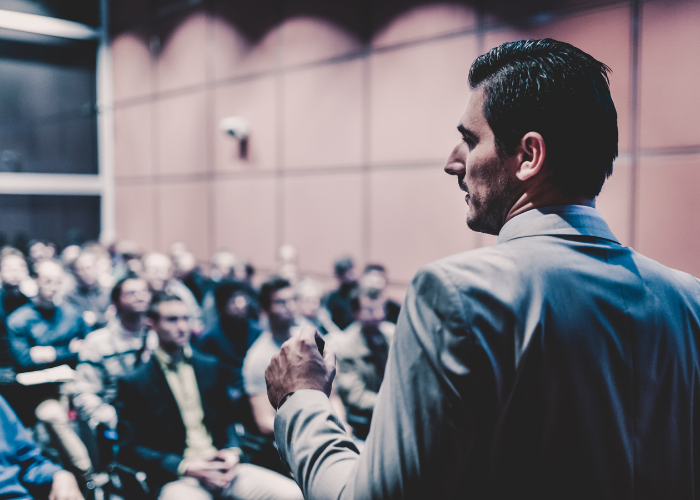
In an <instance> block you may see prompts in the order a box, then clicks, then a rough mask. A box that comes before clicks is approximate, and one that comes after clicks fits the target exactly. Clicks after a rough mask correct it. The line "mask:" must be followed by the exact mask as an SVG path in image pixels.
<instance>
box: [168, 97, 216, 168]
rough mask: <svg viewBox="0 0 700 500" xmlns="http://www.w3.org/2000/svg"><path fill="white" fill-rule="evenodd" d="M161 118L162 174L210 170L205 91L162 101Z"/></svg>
mask: <svg viewBox="0 0 700 500" xmlns="http://www.w3.org/2000/svg"><path fill="white" fill-rule="evenodd" d="M155 106H156V109H157V114H158V170H157V172H158V174H159V175H177V174H194V173H203V172H206V171H207V170H208V168H207V160H208V157H207V144H208V134H209V133H210V130H211V129H212V128H213V127H211V124H210V123H208V121H207V113H206V99H205V93H204V91H201V92H196V93H193V94H185V95H181V96H177V97H171V98H168V99H162V100H160V101H158V102H157V103H156V104H155Z"/></svg>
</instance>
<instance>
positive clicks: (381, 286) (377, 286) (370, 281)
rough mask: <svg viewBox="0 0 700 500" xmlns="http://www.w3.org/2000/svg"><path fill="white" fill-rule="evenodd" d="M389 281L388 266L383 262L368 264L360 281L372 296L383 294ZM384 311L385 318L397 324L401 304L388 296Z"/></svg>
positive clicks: (362, 286)
mask: <svg viewBox="0 0 700 500" xmlns="http://www.w3.org/2000/svg"><path fill="white" fill-rule="evenodd" d="M388 283H389V280H388V278H387V274H386V268H385V267H384V266H383V265H381V264H367V265H366V266H365V270H364V271H363V272H362V276H361V277H360V282H359V284H360V287H361V288H363V289H365V290H366V293H367V294H368V295H369V296H370V297H380V296H382V295H383V294H384V291H385V290H386V286H387V284H388ZM384 312H385V314H386V317H385V320H386V321H388V322H390V323H394V324H396V322H397V321H398V319H399V312H401V305H400V304H399V303H398V302H395V301H393V300H391V299H390V298H388V297H387V298H386V299H385V301H384Z"/></svg>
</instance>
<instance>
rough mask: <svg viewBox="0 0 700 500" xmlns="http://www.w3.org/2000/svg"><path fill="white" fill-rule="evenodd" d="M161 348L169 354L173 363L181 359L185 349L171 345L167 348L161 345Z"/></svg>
mask: <svg viewBox="0 0 700 500" xmlns="http://www.w3.org/2000/svg"><path fill="white" fill-rule="evenodd" d="M160 347H161V349H163V350H164V351H165V353H166V354H167V355H168V356H170V359H171V360H172V362H173V363H177V362H178V361H182V359H183V358H184V357H185V350H184V348H182V347H173V348H169V347H168V346H164V345H161V346H160Z"/></svg>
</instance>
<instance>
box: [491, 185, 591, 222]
mask: <svg viewBox="0 0 700 500" xmlns="http://www.w3.org/2000/svg"><path fill="white" fill-rule="evenodd" d="M556 205H583V206H586V207H591V208H595V198H586V197H585V196H571V195H568V194H566V193H565V192H564V190H563V189H559V188H552V186H551V185H548V184H543V185H540V186H532V187H531V189H529V190H528V191H526V192H525V193H523V194H522V196H520V198H519V199H518V200H517V201H516V202H515V204H514V205H513V206H512V207H511V209H510V210H509V211H508V214H507V215H506V219H505V220H504V221H503V224H505V223H506V222H508V221H509V220H511V219H512V218H513V217H515V216H516V215H520V214H522V213H525V212H527V211H529V210H533V209H536V208H539V207H551V206H556Z"/></svg>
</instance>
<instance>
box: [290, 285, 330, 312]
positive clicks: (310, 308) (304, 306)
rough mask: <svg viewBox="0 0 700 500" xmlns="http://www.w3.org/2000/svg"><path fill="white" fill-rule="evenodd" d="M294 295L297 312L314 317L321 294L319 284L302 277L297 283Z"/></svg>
mask: <svg viewBox="0 0 700 500" xmlns="http://www.w3.org/2000/svg"><path fill="white" fill-rule="evenodd" d="M296 296H297V308H298V310H299V314H301V315H302V316H304V317H305V318H309V319H315V318H316V315H317V314H318V309H319V308H320V307H321V297H322V296H323V288H322V287H321V285H320V284H319V283H318V282H317V281H315V280H313V279H311V278H304V279H302V280H301V281H299V283H297V286H296Z"/></svg>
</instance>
